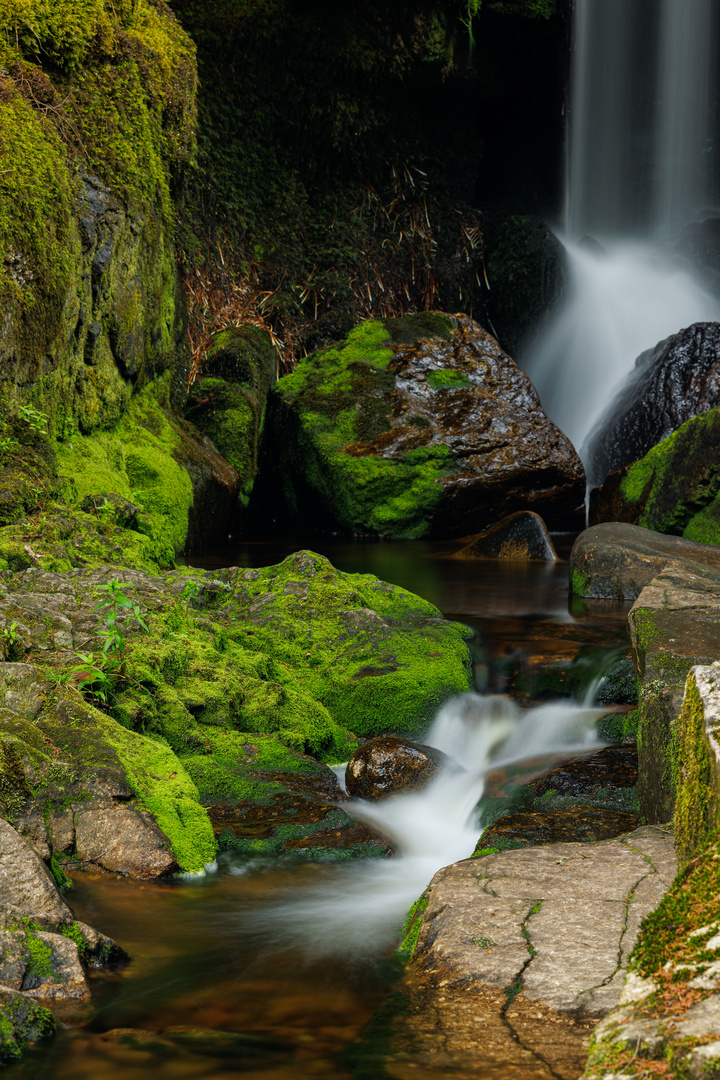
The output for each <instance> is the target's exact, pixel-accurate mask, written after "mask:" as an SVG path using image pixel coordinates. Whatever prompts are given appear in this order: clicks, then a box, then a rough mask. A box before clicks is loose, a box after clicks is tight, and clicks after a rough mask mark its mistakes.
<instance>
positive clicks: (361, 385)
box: [264, 313, 585, 539]
mask: <svg viewBox="0 0 720 1080" xmlns="http://www.w3.org/2000/svg"><path fill="white" fill-rule="evenodd" d="M268 436H269V440H268V441H269V445H270V446H271V447H272V454H273V464H272V468H271V471H270V474H269V477H270V479H269V480H268V486H267V488H266V489H265V492H264V501H265V502H266V503H267V504H268V512H270V513H271V514H272V515H273V516H279V517H283V516H285V517H286V518H288V519H291V520H296V521H297V520H299V521H304V522H305V523H306V524H310V525H312V526H313V527H318V526H322V527H325V528H330V529H336V530H341V531H344V532H349V533H355V534H362V535H376V536H386V537H392V538H396V539H417V538H420V537H424V536H443V537H452V536H466V535H468V533H472V532H475V531H480V530H481V529H483V528H485V527H486V526H487V525H489V524H490V523H492V522H493V521H497V519H498V517H501V516H503V515H505V514H509V513H512V512H514V511H517V510H521V509H528V510H534V511H537V512H538V513H541V514H542V515H543V517H544V518H545V520H546V521H547V522H548V525H549V526H550V527H552V528H572V527H573V525H575V524H577V523H578V522H579V521H580V520H581V518H582V510H581V509H580V508H581V507H582V505H583V502H584V495H585V488H584V474H583V470H582V465H581V463H580V460H579V458H578V456H577V454H576V453H575V451H574V449H573V447H572V446H571V444H570V442H569V441H568V439H567V438H566V437H565V436H564V435H563V434H562V432H561V431H560V430H559V429H558V428H557V427H555V425H554V424H552V423H551V421H550V420H549V419H548V418H547V417H546V415H545V413H544V412H543V411H542V407H541V406H540V402H539V399H538V396H537V394H536V392H535V390H534V389H533V386H532V384H531V383H530V380H529V379H528V377H527V376H526V375H525V374H524V372H522V371H521V370H520V369H519V368H518V367H516V365H515V364H514V363H513V361H512V360H511V359H510V357H509V356H507V355H506V354H505V353H504V352H503V351H502V349H501V348H500V346H499V345H498V343H497V342H496V341H495V339H494V338H493V337H491V335H490V334H488V333H487V332H486V331H485V330H483V329H482V327H480V326H479V325H478V324H477V323H475V322H473V320H472V319H469V318H468V317H467V316H462V315H457V316H452V317H450V316H444V315H437V314H427V313H426V314H424V315H416V316H407V317H405V318H402V319H386V320H384V321H382V322H381V321H369V322H365V323H363V324H362V325H360V326H358V327H356V328H355V330H353V331H352V332H351V333H350V334H349V335H348V337H347V339H346V340H345V342H344V343H343V345H342V346H340V347H338V348H335V349H330V350H327V351H325V352H323V353H317V354H315V355H314V356H312V357H308V358H306V359H305V360H302V361H301V362H300V363H299V364H298V366H297V367H296V369H295V371H294V372H293V373H292V374H291V375H287V376H285V377H284V378H283V379H280V381H279V382H278V383H277V385H276V386H275V388H274V390H273V391H272V393H271V395H270V409H269V414H268ZM271 485H272V487H271ZM278 492H280V493H281V496H282V502H283V505H278V499H277V493H278Z"/></svg>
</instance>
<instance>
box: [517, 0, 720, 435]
mask: <svg viewBox="0 0 720 1080" xmlns="http://www.w3.org/2000/svg"><path fill="white" fill-rule="evenodd" d="M717 9H718V5H717V2H716V0H577V2H576V5H575V16H574V18H575V22H574V46H573V55H572V64H571V77H570V78H571V84H570V118H569V131H568V152H567V175H566V197H565V207H566V211H565V223H564V227H563V229H562V230H560V231H561V238H562V239H563V242H564V243H565V245H566V249H567V256H568V263H569V286H568V295H567V297H566V298H565V300H564V301H563V304H562V307H561V309H560V310H559V311H558V312H557V313H556V315H555V316H554V317H553V318H552V320H551V321H550V323H549V325H548V326H547V328H546V329H545V331H544V332H543V334H542V335H541V337H540V339H539V341H538V342H536V344H535V345H534V346H532V347H530V348H529V349H528V352H527V355H526V356H525V357H523V358H522V360H523V364H524V366H525V367H527V370H528V372H529V374H530V376H531V378H532V379H533V381H534V382H535V385H536V387H537V389H538V392H539V394H540V397H541V400H542V402H543V405H544V407H545V409H546V411H547V412H548V413H549V415H550V416H551V418H552V419H553V420H555V422H556V423H557V424H558V425H559V426H560V427H561V428H562V429H563V430H564V431H565V432H566V433H567V434H568V436H569V437H570V438H571V439H572V441H573V442H574V443H575V445H576V446H577V447H579V448H581V452H582V444H583V440H584V438H585V436H586V435H587V433H588V431H589V430H590V428H591V427H592V425H593V422H594V421H595V420H596V419H597V418H598V416H599V415H600V413H601V412H602V410H603V408H604V406H605V405H606V404H607V402H608V401H609V399H610V398H611V397H612V396H613V394H614V392H615V391H616V389H617V385H618V383H619V382H620V381H621V380H622V379H623V377H624V376H625V375H627V373H628V372H629V370H630V369H631V368H632V366H633V364H634V361H635V359H636V358H637V356H638V355H639V353H640V352H642V351H644V350H645V349H648V348H651V347H653V346H654V345H656V344H657V342H658V341H660V340H661V339H662V338H664V337H667V336H668V335H669V334H672V333H676V332H677V331H678V330H680V329H682V328H683V327H684V326H688V325H690V324H691V323H693V322H697V321H700V320H714V319H717V318H718V317H720V304H719V303H718V300H717V298H716V297H715V296H713V295H712V294H711V290H710V288H709V287H708V286H707V285H706V284H705V283H704V282H703V281H702V278H701V275H700V274H699V272H698V271H697V270H695V269H693V268H692V267H691V266H690V265H689V264H688V263H687V262H686V261H685V260H684V259H682V258H681V256H680V255H679V253H678V249H677V242H678V239H679V237H680V235H681V233H682V230H683V229H684V228H685V227H686V226H687V225H689V224H690V223H692V222H694V221H697V220H699V219H700V218H701V217H702V216H703V215H704V214H707V213H708V212H709V210H710V207H711V205H712V200H713V196H714V194H715V185H714V175H713V174H714V171H715V165H714V161H715V156H716V151H715V146H714V135H715V122H716V116H715V109H716V98H717V84H716V80H717V70H716V64H715V59H714V58H715V54H716V51H717V42H718V10H717ZM588 238H591V240H592V241H594V243H591V242H589V240H588Z"/></svg>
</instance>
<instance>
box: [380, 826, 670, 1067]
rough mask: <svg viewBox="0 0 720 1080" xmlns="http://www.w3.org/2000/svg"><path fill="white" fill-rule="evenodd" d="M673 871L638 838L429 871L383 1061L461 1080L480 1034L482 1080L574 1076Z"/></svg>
mask: <svg viewBox="0 0 720 1080" xmlns="http://www.w3.org/2000/svg"><path fill="white" fill-rule="evenodd" d="M675 869H676V863H675V858H674V852H673V844H672V837H671V836H670V835H669V834H668V833H667V832H665V831H663V830H659V829H652V828H642V829H637V830H635V832H633V833H631V834H630V835H629V836H626V837H623V838H622V839H618V840H613V841H610V842H604V843H595V844H577V843H559V844H552V845H547V846H544V847H538V848H524V849H522V850H518V851H506V852H502V853H496V854H488V855H482V856H480V857H479V858H471V859H466V860H464V861H463V862H459V863H455V864H454V865H453V866H449V867H446V868H444V869H443V870H440V871H439V872H438V873H437V874H436V875H435V877H434V878H433V880H432V882H431V883H430V885H429V887H428V889H427V891H426V893H425V896H424V897H423V902H422V903H421V905H420V906H419V911H418V913H417V914H416V916H415V918H416V919H417V920H419V927H418V926H417V925H416V926H415V928H414V929H415V930H416V932H417V944H416V945H415V947H414V950H413V952H412V956H411V959H410V961H409V963H408V966H407V968H406V975H405V977H404V980H403V983H401V984H400V987H399V989H400V990H401V991H402V992H404V993H405V994H406V995H407V997H408V999H409V1001H408V1008H407V1010H406V1011H405V1012H404V1013H403V1014H402V1015H400V1016H399V1017H398V1018H397V1020H396V1021H395V1023H394V1025H393V1034H392V1045H393V1048H394V1049H395V1048H398V1049H400V1050H401V1051H402V1052H403V1054H404V1055H407V1054H409V1053H410V1052H413V1053H415V1054H417V1055H420V1056H421V1060H422V1061H423V1064H424V1065H425V1066H426V1067H429V1066H431V1065H432V1066H435V1067H436V1068H440V1067H441V1066H442V1065H443V1064H445V1065H446V1064H447V1063H448V1061H449V1060H451V1061H452V1063H453V1067H454V1069H455V1070H456V1071H457V1072H458V1075H461V1074H462V1075H473V1072H472V1069H473V1067H474V1062H475V1055H476V1054H477V1053H478V1050H479V1046H478V1039H477V1036H476V1035H473V1032H474V1031H477V1030H478V1029H480V1030H481V1031H482V1033H483V1038H484V1035H485V1032H486V1031H488V1032H489V1034H490V1058H489V1060H488V1061H487V1068H488V1073H487V1075H490V1076H496V1075H497V1076H498V1077H501V1076H503V1077H504V1076H512V1075H515V1072H514V1071H511V1069H510V1067H508V1065H507V1063H508V1062H509V1063H511V1065H512V1069H517V1075H518V1076H523V1077H525V1076H535V1075H537V1076H547V1075H549V1073H550V1070H552V1072H553V1075H559V1076H567V1077H572V1076H577V1075H578V1074H579V1072H580V1070H581V1069H582V1068H583V1066H584V1062H585V1057H586V1054H587V1040H588V1036H589V1031H590V1028H591V1026H592V1025H593V1024H594V1023H596V1022H597V1019H598V1017H600V1016H602V1015H603V1014H605V1013H606V1012H607V1011H608V1010H609V1009H610V1008H612V1007H613V1006H614V1005H615V1004H616V1003H617V1001H618V999H619V996H620V991H621V988H622V983H623V978H624V972H625V969H626V967H627V962H628V957H629V955H630V952H631V950H632V948H633V945H634V943H635V940H636V938H637V935H638V931H639V925H640V922H641V919H642V918H643V917H644V916H645V915H647V914H648V913H649V912H650V911H651V910H652V909H653V908H654V907H655V906H656V905H657V903H658V902H659V900H660V899H661V897H662V896H663V894H664V893H665V891H666V890H667V889H668V887H669V886H670V883H671V882H672V880H673V877H674V875H675ZM411 948H412V946H411ZM503 1030H504V1034H503ZM513 1042H515V1044H516V1045H515V1047H513ZM518 1044H519V1046H518ZM523 1054H525V1055H526V1056H525V1057H523V1056H522V1055H523ZM535 1054H537V1055H542V1060H543V1070H544V1071H541V1070H540V1069H539V1068H538V1062H537V1058H536V1057H534V1055H535ZM503 1057H504V1062H505V1070H503V1067H502V1066H503ZM414 1060H418V1058H417V1057H416V1058H414ZM485 1062H486V1059H485V1058H483V1063H484V1066H485ZM568 1063H569V1064H568ZM536 1068H538V1071H537V1073H536V1072H534V1071H533V1070H534V1069H536ZM492 1070H497V1071H496V1072H495V1071H492ZM523 1070H526V1071H523Z"/></svg>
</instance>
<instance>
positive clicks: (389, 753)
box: [345, 735, 453, 801]
mask: <svg viewBox="0 0 720 1080" xmlns="http://www.w3.org/2000/svg"><path fill="white" fill-rule="evenodd" d="M452 764H453V763H452V762H451V761H450V758H448V756H447V755H446V754H443V753H442V751H441V750H436V749H435V747H434V746H426V745H424V744H423V743H416V742H410V740H409V739H400V738H398V737H397V736H395V735H383V736H381V737H380V738H378V739H370V740H369V741H368V742H366V743H363V745H362V746H361V747H360V748H359V750H356V751H355V753H354V754H353V756H352V757H351V758H350V760H349V761H348V763H347V768H346V770H345V786H346V788H347V791H348V794H349V795H353V796H354V797H356V798H358V799H370V800H372V801H375V800H376V799H386V798H387V797H388V796H389V795H398V794H400V792H408V791H421V790H422V788H424V787H425V785H426V784H428V783H429V782H430V780H432V778H433V776H435V774H436V773H437V772H438V771H439V770H440V769H442V768H444V767H447V766H448V765H452Z"/></svg>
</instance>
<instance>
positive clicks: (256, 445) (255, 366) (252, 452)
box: [186, 326, 278, 509]
mask: <svg viewBox="0 0 720 1080" xmlns="http://www.w3.org/2000/svg"><path fill="white" fill-rule="evenodd" d="M277 363H278V356H277V352H276V351H275V348H274V347H273V345H272V342H271V340H270V337H269V335H268V334H267V333H266V332H265V331H263V330H260V329H258V328H257V327H256V326H242V327H230V328H229V329H227V330H223V331H222V332H221V333H219V334H216V336H215V338H214V340H213V344H212V347H211V348H210V349H209V350H208V353H207V356H206V358H205V361H204V363H203V376H202V378H200V379H198V381H197V382H196V383H195V384H194V385H193V388H192V392H191V395H190V398H189V400H188V405H187V409H186V415H187V417H188V419H190V420H192V422H193V424H194V425H195V426H196V427H197V428H198V429H199V430H200V431H201V432H203V434H205V435H207V436H209V438H210V439H212V441H213V443H214V445H215V446H216V447H217V448H218V450H219V451H220V453H221V454H222V455H223V456H224V457H225V459H226V460H227V461H228V462H229V463H230V465H231V466H232V467H233V468H234V469H235V470H236V471H237V473H238V475H239V477H240V504H241V508H243V509H244V508H245V507H246V506H247V504H248V500H249V498H250V495H251V493H252V490H253V485H254V483H255V478H256V476H257V473H258V467H259V450H260V438H261V435H262V430H263V424H264V420H265V403H266V401H267V395H268V392H269V390H270V388H271V386H273V385H274V383H275V378H276V369H277Z"/></svg>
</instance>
